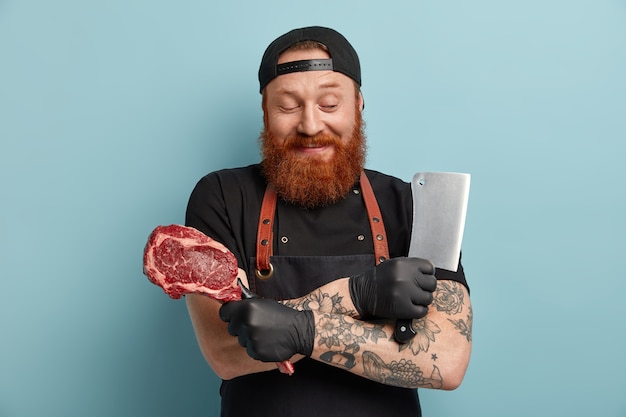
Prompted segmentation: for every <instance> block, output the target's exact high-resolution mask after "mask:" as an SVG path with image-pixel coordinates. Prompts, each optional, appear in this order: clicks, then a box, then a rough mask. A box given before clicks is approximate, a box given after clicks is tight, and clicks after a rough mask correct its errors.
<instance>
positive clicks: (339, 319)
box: [315, 314, 389, 369]
mask: <svg viewBox="0 0 626 417" xmlns="http://www.w3.org/2000/svg"><path fill="white" fill-rule="evenodd" d="M315 327H316V328H317V331H318V333H317V334H316V335H315V336H316V339H317V341H316V344H317V345H318V346H322V347H325V348H327V349H328V350H327V351H326V352H324V353H322V354H321V355H320V359H321V360H323V361H324V362H327V363H332V364H333V365H337V366H342V367H345V368H347V369H351V368H353V367H354V366H355V365H356V358H355V355H356V354H357V352H359V351H360V350H361V346H362V345H363V344H365V343H366V342H367V341H368V340H369V341H371V342H374V343H378V341H379V340H380V339H387V338H388V337H389V336H388V335H387V333H385V331H384V330H383V326H382V325H379V324H371V323H365V322H361V321H352V320H346V317H345V316H344V315H338V314H322V315H321V316H320V317H319V319H318V321H317V323H316V326H315Z"/></svg>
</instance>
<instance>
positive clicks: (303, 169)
mask: <svg viewBox="0 0 626 417" xmlns="http://www.w3.org/2000/svg"><path fill="white" fill-rule="evenodd" d="M263 121H264V126H265V127H264V129H263V131H262V132H261V137H260V140H261V149H262V153H263V162H262V169H263V174H264V175H265V177H266V178H267V180H268V181H269V182H270V183H272V184H273V185H274V188H275V189H276V193H277V194H278V195H279V196H280V197H281V198H282V199H283V200H285V201H287V202H288V203H291V204H295V205H299V206H302V207H305V208H308V209H312V208H316V207H323V206H327V205H330V204H334V203H336V202H338V201H339V200H341V199H342V198H343V197H344V196H345V195H346V194H347V193H348V191H350V189H351V188H352V186H353V185H354V184H355V182H356V181H357V179H358V177H359V175H360V173H361V171H362V170H363V166H364V164H365V155H366V145H365V134H364V131H363V120H362V117H361V112H360V111H357V112H356V117H355V122H354V128H353V132H352V138H351V139H350V140H349V141H348V143H345V144H344V143H342V142H341V139H340V138H339V137H337V136H335V135H328V134H320V135H316V136H303V135H295V136H292V137H290V138H287V139H286V140H285V141H284V142H283V143H282V144H280V145H277V144H275V140H274V138H273V136H272V134H271V133H270V132H269V130H268V128H267V117H266V116H265V117H264V120H263ZM303 144H309V145H329V144H330V145H332V146H334V148H335V152H334V155H333V156H332V158H331V159H330V160H329V161H322V160H321V159H319V158H315V157H310V156H302V155H297V153H296V152H294V151H293V149H294V148H298V147H301V146H302V145H303Z"/></svg>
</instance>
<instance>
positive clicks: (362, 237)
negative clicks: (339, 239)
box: [357, 235, 365, 240]
mask: <svg viewBox="0 0 626 417" xmlns="http://www.w3.org/2000/svg"><path fill="white" fill-rule="evenodd" d="M357 239H359V240H365V236H363V235H359V236H357Z"/></svg>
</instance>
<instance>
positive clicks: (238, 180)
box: [186, 27, 472, 417]
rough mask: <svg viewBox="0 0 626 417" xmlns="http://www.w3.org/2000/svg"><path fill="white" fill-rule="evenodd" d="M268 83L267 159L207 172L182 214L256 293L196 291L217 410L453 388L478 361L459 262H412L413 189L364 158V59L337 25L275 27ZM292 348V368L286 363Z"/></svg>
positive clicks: (410, 410) (341, 405) (400, 398)
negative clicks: (402, 339) (215, 381)
mask: <svg viewBox="0 0 626 417" xmlns="http://www.w3.org/2000/svg"><path fill="white" fill-rule="evenodd" d="M259 82H260V90H261V93H262V95H263V96H262V103H263V104H262V106H263V112H264V130H263V132H262V134H261V146H262V151H263V161H262V162H261V163H260V164H258V165H252V166H248V167H243V168H236V169H227V170H222V171H218V172H214V173H211V174H209V175H207V176H206V177H204V178H203V179H202V180H200V182H199V183H198V184H197V186H196V188H195V189H194V191H193V193H192V195H191V198H190V201H189V206H188V209H187V217H186V224H187V225H188V226H193V227H195V228H197V229H199V230H201V231H202V232H204V233H206V234H207V235H209V236H211V237H212V238H214V239H216V240H218V241H220V242H222V243H223V244H225V245H226V246H227V247H228V248H229V249H230V250H231V251H232V252H233V253H234V254H235V256H236V257H237V260H238V262H239V267H240V269H239V276H240V277H241V278H242V281H243V282H244V283H246V284H247V286H249V287H250V288H251V289H252V290H253V291H254V292H256V294H258V295H259V296H260V297H257V298H252V299H247V300H243V301H238V302H232V303H228V304H225V305H224V306H220V305H219V304H218V303H217V302H215V301H213V300H210V299H208V298H206V297H202V296H199V295H188V296H187V304H188V308H189V313H190V316H191V319H192V322H193V325H194V329H195V332H196V335H197V338H198V342H199V345H200V347H201V349H202V352H203V354H204V356H205V358H206V360H207V361H208V363H209V364H210V366H211V367H212V368H213V370H214V371H215V373H216V374H217V375H218V376H220V377H221V378H222V379H223V382H222V386H221V389H220V394H221V397H222V415H223V416H272V417H276V416H300V417H306V416H347V415H355V416H360V417H363V416H389V415H398V416H419V415H421V412H420V406H419V400H418V396H417V390H416V388H434V389H446V390H449V389H455V388H456V387H457V386H458V385H459V384H460V383H461V381H462V379H463V376H464V374H465V370H466V368H467V365H468V362H469V356H470V349H471V325H472V310H471V305H470V299H469V293H468V288H467V283H466V281H465V276H464V272H463V268H462V266H461V265H459V268H458V271H457V272H451V271H445V270H439V269H438V270H437V271H436V273H435V270H434V267H433V265H432V264H431V263H430V262H429V261H428V260H423V259H416V258H406V255H407V252H408V245H409V239H410V232H411V222H412V196H411V189H410V186H409V184H407V183H405V182H403V181H401V180H399V179H396V178H393V177H390V176H387V175H384V174H381V173H379V172H375V171H371V170H364V168H363V166H364V161H365V139H364V134H363V125H362V118H361V113H362V111H363V97H362V95H361V92H360V86H361V71H360V66H359V59H358V56H357V54H356V52H355V51H354V49H353V48H352V46H351V45H350V43H349V42H348V41H347V40H346V39H345V38H344V37H343V36H342V35H341V34H339V33H338V32H336V31H334V30H332V29H328V28H322V27H308V28H301V29H296V30H293V31H291V32H288V33H286V34H284V35H282V36H280V37H279V38H277V39H276V40H275V41H274V42H272V43H271V44H270V45H269V47H268V48H267V50H266V51H265V54H264V55H263V58H262V61H261V66H260V69H259ZM372 189H373V190H372ZM435 275H436V278H437V279H435ZM396 319H413V328H414V329H415V331H416V336H415V337H414V338H413V339H412V340H410V341H409V342H408V343H405V344H401V343H399V342H397V341H396V340H395V339H394V337H393V333H394V326H395V323H396ZM288 359H291V361H292V362H293V363H294V365H295V373H294V374H293V375H292V376H288V375H285V374H283V373H281V372H280V371H279V370H277V366H276V362H280V361H284V360H288Z"/></svg>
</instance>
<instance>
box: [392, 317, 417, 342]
mask: <svg viewBox="0 0 626 417" xmlns="http://www.w3.org/2000/svg"><path fill="white" fill-rule="evenodd" d="M412 324H413V320H412V319H398V320H396V330H395V331H394V332H393V337H394V338H395V339H396V342H398V343H402V344H404V343H407V342H408V341H409V340H411V339H413V337H415V330H414V329H413V325H412Z"/></svg>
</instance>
